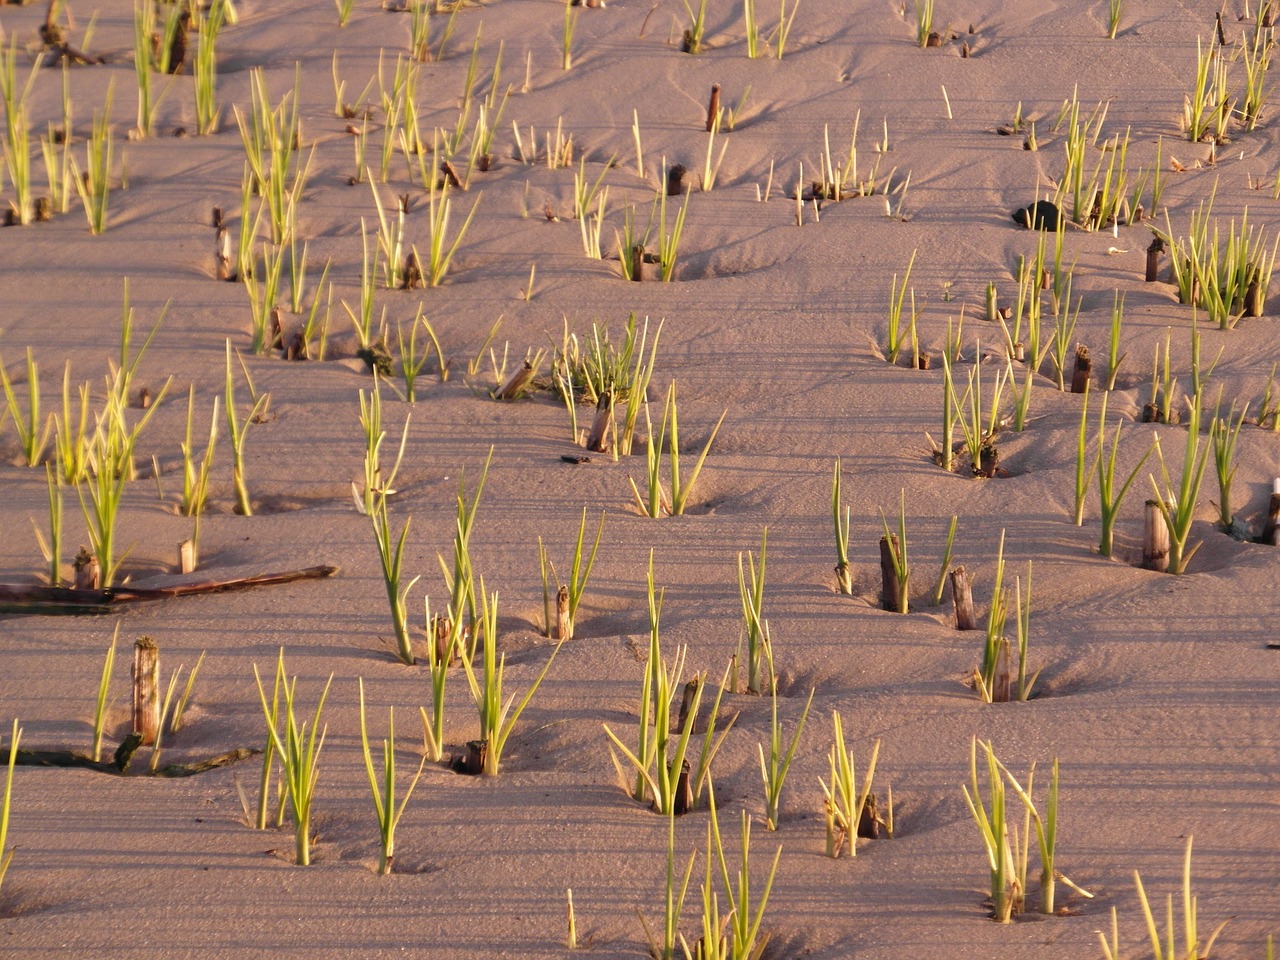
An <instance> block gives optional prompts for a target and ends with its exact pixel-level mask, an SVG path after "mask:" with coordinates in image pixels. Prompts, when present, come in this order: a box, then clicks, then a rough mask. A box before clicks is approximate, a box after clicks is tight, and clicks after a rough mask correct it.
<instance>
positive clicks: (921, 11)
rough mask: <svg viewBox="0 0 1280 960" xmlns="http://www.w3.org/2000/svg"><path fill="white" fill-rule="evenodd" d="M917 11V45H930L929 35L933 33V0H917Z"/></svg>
mask: <svg viewBox="0 0 1280 960" xmlns="http://www.w3.org/2000/svg"><path fill="white" fill-rule="evenodd" d="M915 11H916V45H917V46H919V47H926V46H928V45H929V35H930V34H931V33H933V0H915Z"/></svg>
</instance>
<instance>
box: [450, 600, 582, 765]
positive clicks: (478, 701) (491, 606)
mask: <svg viewBox="0 0 1280 960" xmlns="http://www.w3.org/2000/svg"><path fill="white" fill-rule="evenodd" d="M479 592H480V619H479V622H478V624H477V626H478V627H479V632H480V643H479V647H480V657H481V671H480V674H479V676H477V673H476V670H475V669H474V668H473V667H472V665H471V657H469V656H467V657H463V658H462V668H463V670H464V671H466V674H467V684H468V685H469V686H470V687H471V697H472V699H473V700H474V701H475V705H476V710H477V711H478V712H479V715H480V736H479V738H478V739H480V740H482V741H483V742H484V743H485V750H484V751H483V755H484V770H483V772H484V774H485V775H486V776H491V777H492V776H497V774H498V771H499V770H500V769H501V764H502V753H503V750H504V749H505V747H506V744H507V740H508V739H509V738H510V736H511V732H512V731H513V730H514V729H515V725H516V723H517V721H519V719H520V715H521V714H522V713H524V709H525V707H527V706H528V705H529V701H530V700H531V699H533V695H534V694H535V693H536V692H537V690H538V687H539V686H540V685H541V684H542V681H543V679H544V678H545V677H546V675H547V671H548V670H550V669H551V664H552V663H554V662H555V659H556V654H557V653H559V652H560V644H561V643H563V642H564V641H563V640H561V641H559V642H558V643H557V644H556V645H555V648H554V649H553V650H552V651H551V656H550V657H548V658H547V662H546V664H545V665H544V666H543V668H542V672H541V673H539V674H538V677H537V679H536V680H534V681H533V683H532V684H530V686H529V689H528V690H526V691H525V695H524V697H523V699H521V701H520V702H519V704H518V705H516V708H515V710H514V711H512V709H511V706H512V704H513V703H515V695H514V694H512V695H511V696H510V697H508V698H506V699H505V700H504V699H503V696H502V680H503V672H504V667H505V666H506V659H507V657H506V654H503V655H502V657H501V658H499V657H498V655H497V648H498V595H497V594H496V593H494V594H492V595H490V594H488V593H487V592H486V591H485V589H484V579H483V578H481V580H480V588H479Z"/></svg>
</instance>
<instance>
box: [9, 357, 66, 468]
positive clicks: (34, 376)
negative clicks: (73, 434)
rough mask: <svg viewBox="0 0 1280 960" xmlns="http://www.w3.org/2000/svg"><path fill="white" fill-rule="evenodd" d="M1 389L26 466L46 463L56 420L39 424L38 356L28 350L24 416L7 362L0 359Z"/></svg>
mask: <svg viewBox="0 0 1280 960" xmlns="http://www.w3.org/2000/svg"><path fill="white" fill-rule="evenodd" d="M0 386H3V388H4V399H5V411H6V414H7V416H8V417H9V418H10V419H12V420H13V425H14V427H15V428H16V429H17V431H18V445H19V448H20V449H21V451H22V459H23V460H25V461H26V463H27V466H29V467H35V466H38V465H39V464H40V463H42V462H43V460H44V453H45V448H46V447H47V446H48V444H49V434H50V432H51V431H52V430H53V421H52V420H49V421H46V422H45V423H43V424H42V423H41V422H40V368H39V365H38V364H37V363H36V360H35V355H34V354H33V353H32V352H31V348H30V347H27V409H26V413H25V415H24V414H23V412H22V408H21V406H20V405H19V403H18V395H17V392H16V391H15V390H14V389H13V382H12V381H11V380H10V379H9V374H8V373H7V372H6V371H5V369H4V359H3V358H2V357H0Z"/></svg>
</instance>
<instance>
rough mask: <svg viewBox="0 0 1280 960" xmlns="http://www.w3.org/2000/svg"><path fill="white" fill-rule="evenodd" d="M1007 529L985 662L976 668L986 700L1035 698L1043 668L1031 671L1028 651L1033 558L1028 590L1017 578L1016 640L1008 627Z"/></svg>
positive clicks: (998, 558)
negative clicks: (1013, 661)
mask: <svg viewBox="0 0 1280 960" xmlns="http://www.w3.org/2000/svg"><path fill="white" fill-rule="evenodd" d="M1004 563H1005V561H1004V531H1003V530H1002V531H1001V532H1000V549H999V553H998V554H997V556H996V574H995V582H994V584H993V586H992V592H991V606H990V607H989V608H988V610H987V630H986V636H985V638H984V640H983V645H982V662H981V664H980V665H979V667H978V668H977V669H976V670H975V671H974V678H973V679H974V686H975V687H976V688H977V691H978V696H979V697H980V698H981V699H982V702H983V703H1008V702H1009V701H1011V700H1016V701H1018V702H1022V701H1026V700H1029V699H1031V693H1032V690H1033V688H1034V687H1035V683H1036V679H1037V678H1038V677H1039V676H1040V671H1038V670H1037V671H1036V672H1035V673H1033V674H1032V675H1031V676H1028V675H1027V669H1028V663H1027V651H1028V645H1029V643H1030V632H1031V562H1030V561H1028V562H1027V583H1026V594H1025V595H1024V594H1023V592H1022V581H1021V579H1020V578H1015V580H1014V605H1015V606H1014V617H1015V619H1014V623H1015V629H1016V636H1015V641H1014V642H1012V643H1011V642H1010V639H1009V636H1008V633H1007V628H1008V620H1009V598H1008V592H1007V588H1006V587H1005V583H1004ZM1015 649H1016V651H1017V657H1018V665H1017V672H1016V673H1015V672H1014V670H1013V667H1012V665H1011V663H1010V660H1011V651H1012V650H1015Z"/></svg>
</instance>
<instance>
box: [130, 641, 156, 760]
mask: <svg viewBox="0 0 1280 960" xmlns="http://www.w3.org/2000/svg"><path fill="white" fill-rule="evenodd" d="M133 732H134V733H136V734H138V735H139V736H140V737H141V738H142V739H141V740H139V741H138V743H139V746H147V745H149V744H152V743H155V742H156V734H157V733H159V732H160V648H159V647H157V646H156V642H155V641H154V640H152V639H151V638H150V637H139V638H138V639H137V640H136V641H135V642H134V644H133Z"/></svg>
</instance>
